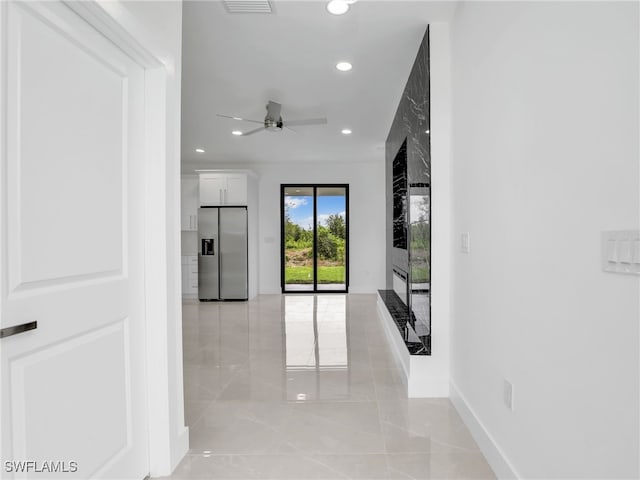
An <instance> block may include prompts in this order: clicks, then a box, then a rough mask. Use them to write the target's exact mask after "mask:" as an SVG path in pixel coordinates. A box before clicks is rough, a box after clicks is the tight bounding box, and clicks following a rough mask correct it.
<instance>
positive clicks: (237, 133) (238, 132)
mask: <svg viewBox="0 0 640 480" xmlns="http://www.w3.org/2000/svg"><path fill="white" fill-rule="evenodd" d="M231 135H242V132H241V131H240V130H234V131H233V132H231Z"/></svg>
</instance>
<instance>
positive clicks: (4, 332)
mask: <svg viewBox="0 0 640 480" xmlns="http://www.w3.org/2000/svg"><path fill="white" fill-rule="evenodd" d="M36 328H38V322H37V321H36V322H27V323H23V324H21V325H14V326H13V327H6V328H2V329H0V338H5V337H10V336H11V335H17V334H19V333H23V332H28V331H29V330H35V329H36Z"/></svg>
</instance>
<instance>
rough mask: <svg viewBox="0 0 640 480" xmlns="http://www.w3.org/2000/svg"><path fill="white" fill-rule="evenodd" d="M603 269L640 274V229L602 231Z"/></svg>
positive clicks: (611, 271) (612, 271)
mask: <svg viewBox="0 0 640 480" xmlns="http://www.w3.org/2000/svg"><path fill="white" fill-rule="evenodd" d="M602 270H604V271H605V272H610V273H622V274H627V275H640V230H616V231H607V232H602Z"/></svg>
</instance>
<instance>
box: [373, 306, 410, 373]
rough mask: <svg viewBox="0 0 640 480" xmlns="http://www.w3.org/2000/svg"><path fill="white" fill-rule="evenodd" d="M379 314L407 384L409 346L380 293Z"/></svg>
mask: <svg viewBox="0 0 640 480" xmlns="http://www.w3.org/2000/svg"><path fill="white" fill-rule="evenodd" d="M377 308H378V316H379V317H380V321H381V322H382V326H383V327H384V333H385V335H386V337H387V340H388V341H389V344H390V345H391V349H392V350H393V356H394V357H395V359H396V362H397V363H398V365H399V366H400V367H402V371H403V372H404V379H405V384H408V382H409V369H410V368H411V367H410V358H409V357H410V355H409V351H408V350H407V346H406V345H405V344H404V340H403V339H402V335H400V332H399V331H398V327H397V326H396V323H395V322H394V321H393V318H391V314H390V313H389V311H388V310H387V307H386V306H385V304H384V302H383V301H382V298H380V295H379V294H378V302H377Z"/></svg>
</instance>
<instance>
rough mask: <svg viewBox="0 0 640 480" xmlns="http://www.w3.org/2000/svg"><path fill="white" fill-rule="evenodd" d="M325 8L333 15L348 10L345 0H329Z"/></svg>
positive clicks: (341, 13)
mask: <svg viewBox="0 0 640 480" xmlns="http://www.w3.org/2000/svg"><path fill="white" fill-rule="evenodd" d="M327 10H328V11H329V13H332V14H333V15H343V14H345V13H347V12H348V11H349V3H347V2H346V1H345V0H331V1H330V2H329V3H327Z"/></svg>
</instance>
